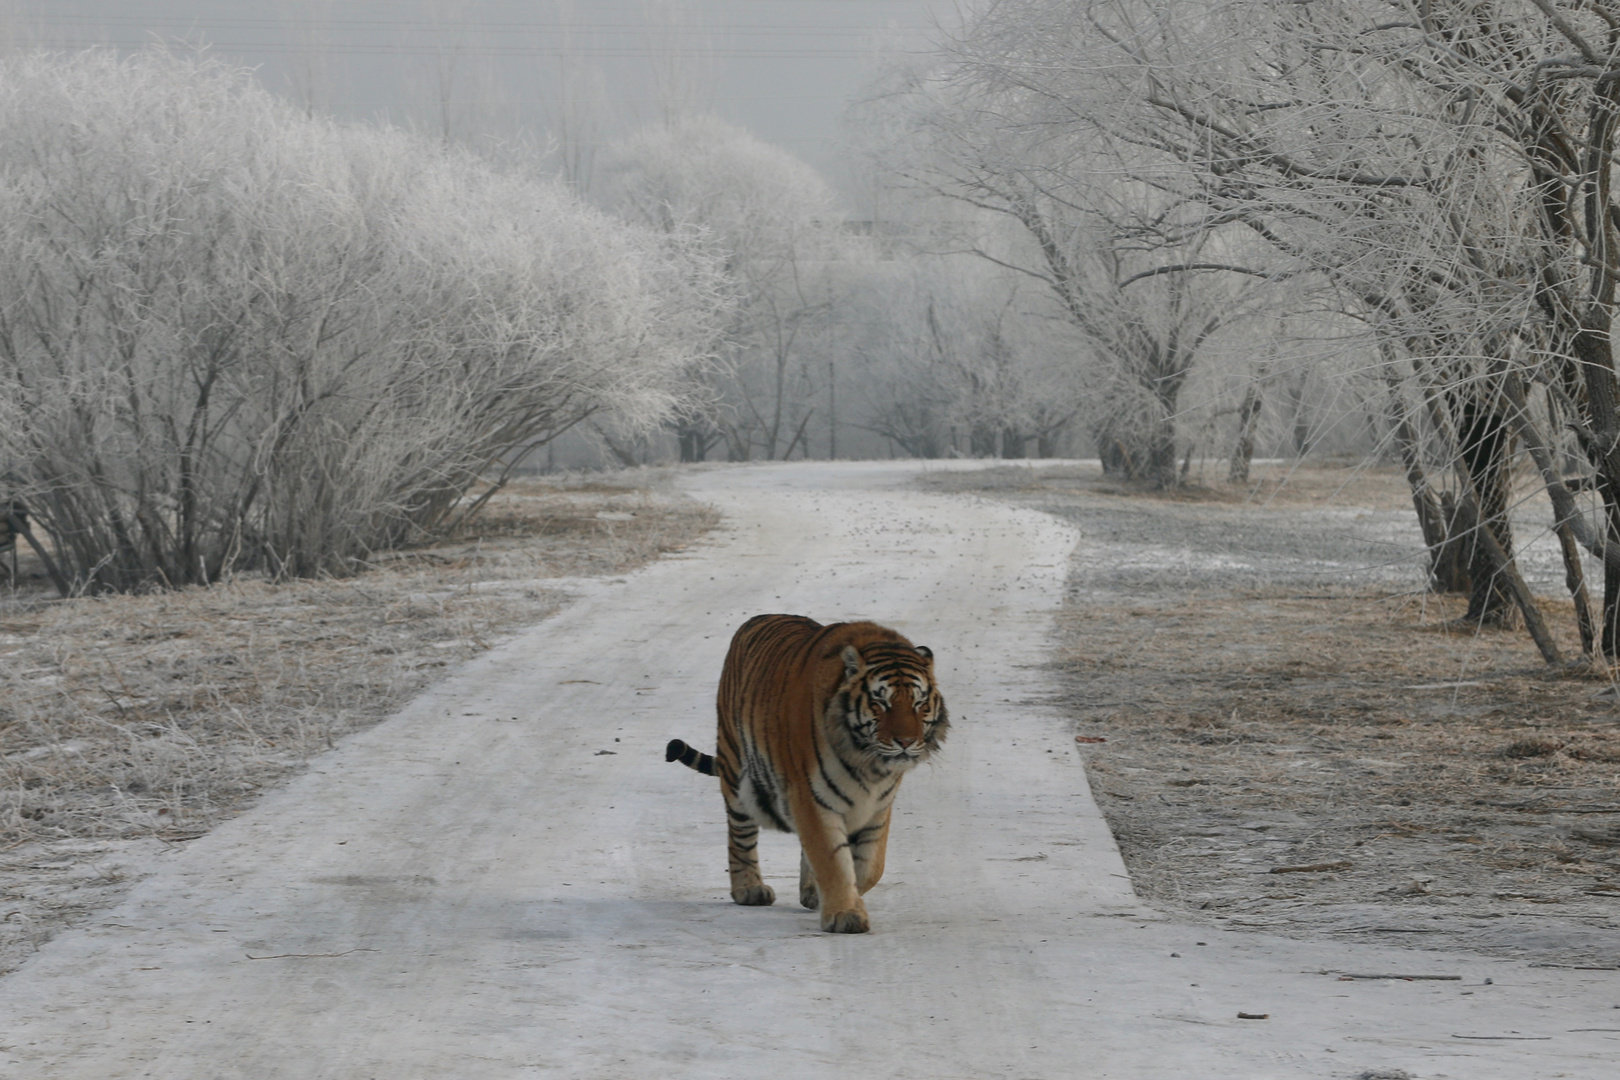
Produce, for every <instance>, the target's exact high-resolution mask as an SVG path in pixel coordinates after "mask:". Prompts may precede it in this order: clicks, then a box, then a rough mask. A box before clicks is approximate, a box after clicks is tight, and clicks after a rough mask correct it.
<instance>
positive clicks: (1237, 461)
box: [1226, 380, 1261, 484]
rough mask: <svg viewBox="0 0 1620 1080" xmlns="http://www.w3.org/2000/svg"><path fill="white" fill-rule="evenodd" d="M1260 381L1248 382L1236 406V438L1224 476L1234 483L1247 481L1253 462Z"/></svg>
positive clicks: (1258, 414) (1258, 415)
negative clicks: (1230, 462) (1228, 467)
mask: <svg viewBox="0 0 1620 1080" xmlns="http://www.w3.org/2000/svg"><path fill="white" fill-rule="evenodd" d="M1260 404H1261V402H1260V383H1259V381H1258V380H1256V381H1254V382H1251V383H1249V387H1248V389H1247V390H1245V391H1244V392H1243V404H1242V405H1240V406H1238V427H1237V439H1236V441H1235V442H1233V444H1232V466H1231V468H1230V469H1228V470H1227V473H1226V478H1227V480H1229V481H1231V482H1232V483H1234V484H1247V483H1248V482H1249V466H1250V465H1252V464H1253V463H1254V429H1255V428H1256V427H1257V426H1258V425H1259V423H1260Z"/></svg>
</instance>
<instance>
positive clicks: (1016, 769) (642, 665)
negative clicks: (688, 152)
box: [0, 464, 1620, 1080]
mask: <svg viewBox="0 0 1620 1080" xmlns="http://www.w3.org/2000/svg"><path fill="white" fill-rule="evenodd" d="M915 468H916V466H906V465H892V464H870V465H805V466H799V465H795V466H786V467H770V468H737V469H722V470H714V471H708V472H699V473H696V474H692V475H691V476H690V477H689V478H688V479H687V480H686V481H685V486H686V487H687V488H688V490H690V491H691V492H692V493H693V494H694V495H696V496H697V497H699V498H702V499H706V500H710V501H712V502H714V503H716V504H717V505H718V506H719V507H720V508H721V509H722V510H723V511H724V513H725V514H726V517H727V523H726V524H725V525H724V526H723V527H722V528H721V530H720V531H719V532H718V533H717V534H716V535H715V537H714V538H713V542H712V543H710V544H708V545H705V546H703V547H702V548H700V549H698V550H697V551H695V552H693V553H691V554H690V555H689V556H687V557H682V558H673V559H666V560H664V561H662V562H659V563H656V564H654V565H652V566H650V567H648V568H646V569H644V570H642V571H640V572H637V573H635V574H632V575H630V576H628V577H627V578H626V579H623V580H622V581H615V582H608V583H605V584H601V585H597V586H593V587H591V588H589V589H588V590H587V591H586V593H585V594H584V595H583V596H582V597H581V598H580V599H579V600H578V601H577V602H575V603H574V604H573V605H572V606H571V607H570V608H568V609H567V610H565V611H564V612H563V613H561V614H559V615H558V616H556V617H554V618H552V619H550V620H549V621H547V622H545V623H543V624H542V625H540V626H539V627H536V628H535V629H533V630H531V631H528V632H526V633H525V634H522V635H520V636H519V637H518V638H516V639H514V640H513V641H511V642H509V643H507V644H505V645H503V646H502V647H500V648H498V649H496V650H494V651H492V652H491V653H489V654H486V655H485V656H484V657H483V658H482V659H480V660H478V661H477V662H475V663H473V664H472V665H470V666H469V667H468V668H467V669H466V670H465V672H464V673H463V674H461V675H460V676H458V677H455V678H453V679H450V680H448V681H446V682H445V683H442V684H440V686H439V687H437V688H436V689H435V690H433V691H432V692H430V693H429V694H428V695H426V696H424V697H423V698H421V699H419V700H418V701H417V702H415V703H414V704H413V705H412V706H411V707H409V708H408V709H406V710H405V711H404V712H403V713H401V714H400V715H399V716H397V717H395V718H394V719H393V720H390V721H388V722H387V723H384V724H382V725H380V726H378V727H376V728H373V729H372V730H370V731H368V732H365V733H363V734H361V735H358V736H355V737H354V738H352V739H349V740H347V741H346V742H345V743H344V744H343V745H342V746H341V747H340V748H339V749H338V750H337V751H335V752H333V753H331V754H329V755H327V756H326V757H324V758H321V759H320V760H319V761H318V762H317V763H316V764H315V766H314V768H313V769H312V770H311V772H310V773H309V774H307V775H306V776H304V777H302V778H301V779H299V780H297V781H295V782H294V783H293V784H291V785H290V786H289V787H288V788H286V789H285V790H283V791H281V792H279V793H277V794H275V795H272V796H270V797H269V798H267V799H265V800H264V801H263V802H262V803H261V804H260V806H259V807H258V808H257V809H255V810H254V811H252V812H250V813H248V814H246V815H244V816H243V817H241V818H238V819H237V820H235V821H233V822H230V823H228V824H226V825H224V826H222V827H220V828H218V829H216V830H215V831H214V832H213V833H211V834H210V835H208V836H207V837H205V838H203V839H201V840H199V841H196V842H195V843H193V844H190V845H188V846H187V848H186V850H185V851H184V852H183V854H181V855H179V856H177V857H176V861H175V862H173V863H171V864H170V865H169V866H168V867H167V869H165V870H164V871H162V872H161V873H159V874H158V875H157V876H154V877H152V878H150V879H148V880H147V881H145V882H143V883H142V884H140V885H139V886H137V887H136V888H135V890H134V891H133V892H132V893H131V894H130V896H129V898H128V899H127V900H126V901H125V902H124V903H123V904H122V905H120V906H119V907H117V908H115V909H113V910H111V911H109V912H107V913H106V914H105V916H104V917H103V918H101V919H99V920H97V922H96V923H95V924H94V925H92V926H91V927H88V928H86V929H83V930H78V931H73V932H70V933H66V934H63V935H62V936H61V937H59V938H57V939H56V940H55V941H54V942H52V943H51V944H50V945H48V946H47V947H46V948H45V949H44V950H43V951H42V952H41V953H40V954H39V955H38V956H37V957H35V958H34V960H33V961H32V962H30V963H29V964H28V965H27V966H25V967H24V968H23V969H22V970H21V971H19V972H18V973H16V974H14V975H12V976H11V977H9V978H8V979H6V980H4V981H0V1076H5V1077H7V1078H18V1080H35V1078H39V1080H45V1078H50V1080H79V1078H84V1080H90V1078H94V1080H107V1078H112V1077H155V1078H162V1080H203V1078H208V1080H213V1078H243V1080H247V1078H252V1080H270V1078H287V1080H294V1078H296V1080H314V1078H333V1080H359V1078H366V1077H375V1078H378V1080H412V1078H418V1077H420V1078H424V1080H425V1078H458V1080H459V1078H483V1077H492V1078H493V1077H522V1076H537V1077H538V1076H557V1077H589V1078H620V1077H622V1078H633V1080H642V1078H648V1080H652V1078H664V1077H693V1078H729V1077H739V1078H740V1077H757V1076H766V1077H769V1078H770V1080H793V1078H800V1077H803V1078H823V1077H825V1078H833V1077H844V1076H850V1075H861V1076H866V1077H873V1078H898V1077H906V1078H917V1080H937V1078H946V1077H961V1078H972V1080H979V1078H992V1077H994V1078H1000V1077H1008V1078H1041V1080H1059V1078H1068V1077H1087V1078H1092V1077H1097V1078H1102V1077H1121V1078H1143V1080H1156V1078H1161V1077H1162V1078H1179V1077H1193V1076H1196V1077H1199V1078H1201V1080H1202V1078H1233V1080H1238V1078H1242V1080H1261V1078H1269V1077H1288V1078H1293V1077H1301V1078H1304V1077H1313V1078H1314V1077H1353V1076H1359V1075H1360V1074H1362V1073H1363V1072H1366V1071H1367V1070H1389V1069H1404V1070H1407V1071H1408V1072H1409V1073H1410V1074H1411V1075H1413V1076H1415V1077H1439V1076H1451V1077H1456V1078H1467V1080H1490V1078H1495V1077H1502V1078H1507V1077H1514V1078H1529V1077H1554V1076H1566V1077H1580V1078H1588V1077H1589V1078H1593V1080H1596V1078H1598V1077H1600V1076H1608V1075H1610V1074H1611V1070H1612V1067H1613V1066H1612V1062H1613V1060H1614V1058H1615V1055H1616V1053H1617V1052H1620V1030H1617V1029H1620V1010H1615V1009H1614V1008H1612V1006H1614V1005H1617V1004H1620V983H1617V980H1616V978H1615V973H1614V972H1573V971H1557V970H1549V969H1529V968H1527V967H1525V966H1524V965H1523V964H1520V963H1514V962H1510V961H1500V960H1485V959H1474V958H1471V957H1468V956H1465V955H1458V954H1456V953H1448V954H1444V955H1441V954H1428V953H1421V952H1416V951H1405V950H1395V949H1386V948H1374V947H1351V946H1340V945H1332V944H1320V945H1319V944H1314V943H1309V942H1296V941H1286V940H1280V939H1274V938H1268V937H1263V936H1257V935H1236V934H1222V933H1219V932H1216V931H1210V930H1195V929H1192V928H1189V927H1183V926H1180V925H1177V924H1174V923H1171V922H1168V921H1165V920H1163V919H1160V918H1158V917H1156V916H1153V915H1151V913H1148V912H1145V911H1143V910H1142V909H1140V908H1139V906H1138V905H1137V903H1136V901H1135V899H1134V897H1133V895H1132V894H1131V892H1130V889H1129V886H1128V883H1127V882H1126V881H1125V879H1124V877H1123V874H1124V871H1123V868H1122V865H1121V863H1120V860H1119V857H1118V854H1117V852H1116V851H1115V849H1114V846H1113V843H1112V841H1111V839H1110V838H1109V837H1108V835H1107V833H1106V830H1105V829H1104V828H1103V826H1102V824H1101V821H1100V819H1099V817H1098V814H1097V812H1096V809H1095V807H1094V805H1093V803H1092V801H1091V797H1090V795H1089V794H1088V792H1087V788H1086V782H1085V777H1084V774H1083V772H1082V771H1081V769H1080V766H1079V762H1078V758H1077V756H1076V754H1075V752H1074V750H1073V744H1072V742H1071V740H1070V733H1069V731H1068V729H1067V727H1066V725H1065V724H1064V722H1063V720H1062V718H1061V717H1060V716H1058V715H1055V714H1054V713H1053V712H1051V711H1049V710H1048V709H1047V708H1046V707H1045V706H1043V705H1042V701H1043V700H1044V699H1045V697H1046V695H1047V691H1048V687H1047V685H1046V683H1045V676H1044V675H1043V673H1042V670H1041V668H1040V667H1039V663H1040V661H1041V659H1042V657H1043V655H1044V653H1043V642H1044V640H1045V635H1046V634H1047V632H1048V625H1047V624H1048V615H1049V607H1050V605H1051V604H1053V603H1055V602H1056V599H1057V598H1058V597H1060V596H1061V595H1062V589H1061V584H1062V581H1063V578H1064V575H1065V572H1066V567H1067V557H1068V554H1069V551H1070V549H1071V548H1072V547H1073V545H1074V544H1075V542H1076V540H1077V538H1078V537H1077V534H1076V533H1075V532H1074V531H1073V530H1071V529H1070V528H1069V527H1068V526H1066V525H1063V524H1061V523H1060V522H1058V521H1057V520H1056V519H1054V518H1050V517H1047V516H1044V515H1041V514H1037V513H1034V512H1032V511H1026V510H1019V509H1014V508H1009V507H1005V506H1001V505H998V504H994V503H989V502H984V501H981V500H977V499H973V498H969V497H962V496H942V495H927V494H920V493H916V492H913V491H911V490H909V489H908V488H907V487H906V484H907V482H908V479H909V475H910V473H911V472H912V471H914V469H915ZM1081 542H1082V543H1083V542H1084V540H1083V539H1081ZM771 610H779V611H795V612H803V613H806V614H810V615H813V616H816V617H819V618H822V619H824V620H826V619H834V618H848V617H871V618H875V619H878V620H880V621H883V622H886V623H890V624H892V625H894V626H896V627H897V628H899V629H901V630H902V631H904V632H905V633H907V634H908V635H909V636H911V637H912V638H913V640H916V641H919V642H922V643H926V644H928V645H930V646H932V647H933V648H934V650H935V652H936V654H937V655H938V657H939V669H940V678H941V685H942V687H943V689H944V691H945V693H946V696H947V699H948V700H949V701H950V703H951V706H952V712H953V714H954V716H955V718H956V725H955V727H954V730H953V732H952V735H951V739H950V742H949V743H948V745H947V753H946V755H945V760H944V762H943V763H942V764H941V765H940V766H939V767H937V768H934V769H931V770H924V771H923V772H921V773H920V774H918V775H916V776H914V777H912V778H911V779H910V780H908V781H907V784H906V789H905V790H904V791H903V792H902V793H901V795H900V800H899V804H898V814H897V821H896V826H895V832H894V836H893V839H892V840H891V845H890V858H889V867H890V869H889V873H888V876H887V877H886V878H885V880H884V881H883V883H882V884H881V885H880V886H879V887H878V888H877V889H876V890H874V892H873V893H872V894H870V895H869V896H868V907H869V909H870V911H871V913H872V919H873V928H874V932H873V933H872V934H870V935H866V936H851V937H844V936H831V935H825V934H822V933H820V932H818V931H817V930H816V928H815V927H816V921H815V917H814V915H812V914H811V913H809V912H805V911H802V910H800V909H799V908H798V907H797V906H796V905H794V904H792V903H790V902H787V901H788V899H789V898H791V897H792V896H793V895H794V893H795V892H796V890H794V889H793V888H792V887H791V886H792V883H793V882H794V881H795V880H796V878H795V876H794V875H795V874H796V861H797V860H796V855H795V848H794V847H793V842H792V840H791V838H780V839H782V841H783V842H781V843H777V844H770V845H767V848H766V850H765V852H764V863H765V872H766V876H767V879H768V880H772V881H773V882H774V883H775V884H776V886H777V890H778V894H779V895H781V896H783V897H784V902H783V903H781V904H779V905H778V906H777V907H775V908H768V909H745V908H739V907H735V906H733V905H732V904H731V903H730V902H729V901H728V900H727V899H726V896H725V887H726V882H725V855H724V826H723V822H722V817H721V807H720V800H719V796H718V794H717V793H716V791H715V790H714V785H713V781H710V780H705V779H703V778H700V777H698V776H696V775H695V774H693V773H691V772H689V771H687V770H685V769H681V768H679V767H677V766H673V765H666V764H665V763H664V762H663V760H662V755H661V750H662V748H663V744H664V742H665V740H667V739H668V738H669V737H670V736H672V735H680V736H683V737H686V738H688V739H689V740H690V741H692V742H694V743H699V744H701V745H703V746H704V747H706V748H707V747H709V746H711V745H712V742H713V716H712V705H711V700H712V694H713V686H714V681H715V678H716V676H717V674H718V671H719V666H720V660H721V657H722V655H723V652H724V649H725V645H726V641H727V638H728V637H729V634H730V631H731V630H732V628H734V627H735V626H736V625H737V624H738V623H739V622H741V621H742V620H743V619H744V618H745V617H746V616H748V615H752V614H755V613H757V612H761V611H771ZM1200 939H1201V940H1202V941H1203V942H1207V944H1201V943H1200ZM1172 953H1179V954H1180V956H1179V957H1172V955H1171V954H1172ZM1324 970H1336V971H1339V972H1357V973H1392V972H1399V973H1407V974H1430V975H1432V974H1454V975H1460V976H1462V981H1460V982H1443V981H1422V982H1391V981H1388V980H1375V981H1352V982H1346V981H1340V980H1339V979H1337V978H1336V977H1335V976H1333V975H1325V974H1320V973H1319V972H1322V971H1324ZM1487 978H1489V979H1491V980H1492V981H1493V983H1492V985H1486V984H1485V980H1486V979H1487ZM1239 1011H1243V1012H1250V1013H1263V1014H1268V1015H1269V1017H1270V1018H1269V1019H1267V1020H1241V1019H1238V1017H1237V1014H1238V1013H1239ZM1391 1075H1393V1074H1391Z"/></svg>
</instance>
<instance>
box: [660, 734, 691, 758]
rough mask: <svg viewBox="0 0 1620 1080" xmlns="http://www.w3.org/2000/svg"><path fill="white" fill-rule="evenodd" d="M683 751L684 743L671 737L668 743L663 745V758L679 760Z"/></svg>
mask: <svg viewBox="0 0 1620 1080" xmlns="http://www.w3.org/2000/svg"><path fill="white" fill-rule="evenodd" d="M684 753H686V744H685V743H683V742H682V741H681V740H679V739H671V740H669V745H668V746H666V747H664V760H665V761H679V760H680V759H681V755H682V754H684Z"/></svg>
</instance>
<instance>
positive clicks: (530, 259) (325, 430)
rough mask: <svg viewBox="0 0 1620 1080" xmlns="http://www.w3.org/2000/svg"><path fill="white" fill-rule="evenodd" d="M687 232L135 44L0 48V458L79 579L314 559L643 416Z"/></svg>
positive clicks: (712, 278) (677, 371)
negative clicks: (3, 55)
mask: <svg viewBox="0 0 1620 1080" xmlns="http://www.w3.org/2000/svg"><path fill="white" fill-rule="evenodd" d="M723 294H724V277H723V273H722V270H721V268H720V267H719V266H718V265H717V263H716V262H715V260H714V259H713V258H710V257H708V256H705V255H703V254H701V253H700V252H698V251H696V250H695V249H693V248H692V247H691V246H689V245H688V246H682V244H681V242H680V241H679V239H678V238H672V237H668V236H656V235H654V234H653V233H651V232H648V231H640V230H636V229H634V228H631V227H628V226H626V225H624V224H622V223H620V222H617V221H615V220H612V219H610V218H608V217H607V216H606V215H603V214H600V213H598V212H596V211H593V210H591V209H590V208H588V207H586V206H584V205H583V204H581V203H580V202H579V201H577V200H576V199H575V198H574V197H573V196H571V195H570V194H568V193H567V192H565V191H564V190H562V189H561V188H559V187H556V186H551V185H549V184H545V183H540V182H537V181H535V180H533V179H530V178H526V177H521V176H514V175H507V174H503V173H500V172H498V171H495V170H493V169H491V168H489V167H487V166H485V165H483V164H481V163H479V162H477V161H475V160H473V159H471V158H470V157H466V156H461V155H458V154H456V153H454V152H451V151H447V150H444V149H442V148H440V147H437V146H435V145H432V144H430V143H428V142H426V141H424V140H421V139H418V138H414V137H412V136H410V135H407V134H405V133H402V132H399V131H395V130H386V129H379V128H373V127H360V126H351V125H342V124H338V123H335V122H331V121H326V120H322V119H314V118H309V117H306V116H304V115H302V114H300V113H299V112H297V111H296V110H295V109H293V108H291V107H290V106H288V105H287V104H285V103H283V102H281V101H279V100H278V99H276V98H274V97H273V96H271V95H270V94H268V93H266V92H265V91H263V90H262V89H260V88H259V87H258V86H257V85H256V84H255V83H254V82H253V81H252V79H251V77H250V75H249V74H248V73H246V72H244V71H242V70H240V69H236V68H232V67H228V66H225V65H222V64H218V63H214V62H210V61H206V60H195V59H177V58H175V57H172V56H169V55H167V54H163V53H156V52H154V53H146V54H142V55H137V56H133V57H124V58H121V57H118V56H116V55H115V54H112V53H110V52H102V51H96V52H90V53H84V54H78V55H72V56H61V55H45V54H40V55H31V56H22V57H14V58H11V59H8V60H6V61H5V62H3V63H0V470H3V474H4V484H5V486H6V487H7V488H8V489H10V490H9V491H8V492H7V494H15V495H20V496H21V497H22V498H23V499H24V500H25V501H26V502H27V504H28V506H29V508H30V509H31V511H32V512H33V514H34V516H35V519H36V521H37V522H38V523H39V524H40V525H41V526H42V527H43V529H44V530H45V531H47V532H48V533H50V534H51V536H52V537H53V538H54V540H55V542H56V545H57V547H58V549H59V552H60V554H61V557H62V559H63V561H64V562H65V563H66V564H67V567H68V568H69V570H70V572H71V575H72V576H73V577H74V578H75V580H76V582H77V583H78V585H79V586H80V587H84V588H92V589H130V588H138V587H145V586H150V585H162V584H170V585H178V584H181V583H187V582H206V581H211V580H213V579H214V578H216V577H217V576H218V575H220V574H221V573H223V572H225V571H226V570H228V569H237V568H253V567H261V568H265V569H268V570H270V571H271V572H273V573H277V574H296V575H308V574H315V573H341V572H344V571H346V570H349V569H351V568H352V567H353V566H354V565H355V562H356V560H359V559H362V558H364V557H365V555H366V554H367V553H368V552H370V551H373V550H375V549H378V548H381V547H386V546H390V545H393V544H397V543H399V542H402V541H405V540H409V539H411V538H413V537H415V536H417V535H419V534H420V533H422V532H423V531H424V530H428V529H431V528H433V527H434V526H435V525H436V524H439V523H441V522H442V521H443V519H444V518H445V515H446V514H448V513H450V512H451V511H452V510H453V508H454V507H455V506H456V505H457V504H458V500H463V498H464V496H465V495H466V494H467V492H468V491H469V489H470V488H471V487H472V486H473V485H474V484H475V483H476V482H477V479H478V477H479V475H480V474H481V473H482V472H483V471H484V470H486V469H487V468H488V467H489V466H490V465H491V463H493V462H495V461H497V460H498V459H501V458H502V457H503V456H508V455H510V454H511V453H512V452H513V451H514V450H518V449H521V448H522V447H525V446H531V445H534V444H536V443H540V442H544V441H545V440H547V439H549V438H551V437H553V436H554V435H556V434H557V433H559V432H561V431H563V430H565V429H566V428H568V427H569V426H571V425H572V424H574V423H577V422H578V421H580V420H581V419H583V418H585V417H587V416H589V415H591V414H593V413H596V412H598V411H604V410H613V411H615V412H616V413H617V414H618V415H620V416H621V417H624V418H627V419H628V420H629V421H630V422H632V423H642V424H654V423H658V422H660V421H661V420H663V419H664V418H665V417H666V416H667V415H669V414H670V412H671V411H672V410H673V409H675V408H677V407H678V406H680V404H681V397H680V396H681V393H682V391H681V387H682V386H683V385H687V384H688V383H689V380H688V379H686V378H685V377H686V375H687V374H688V373H689V371H690V370H691V369H692V368H693V366H694V365H697V364H700V363H702V362H703V361H704V360H705V359H706V358H707V356H708V355H709V353H710V351H711V350H712V347H713V343H714V341H715V340H716V335H717V334H718V333H719V330H720V327H721V325H722V323H723V322H724V320H725V318H726V303H727V302H726V301H725V299H724V295H723Z"/></svg>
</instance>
